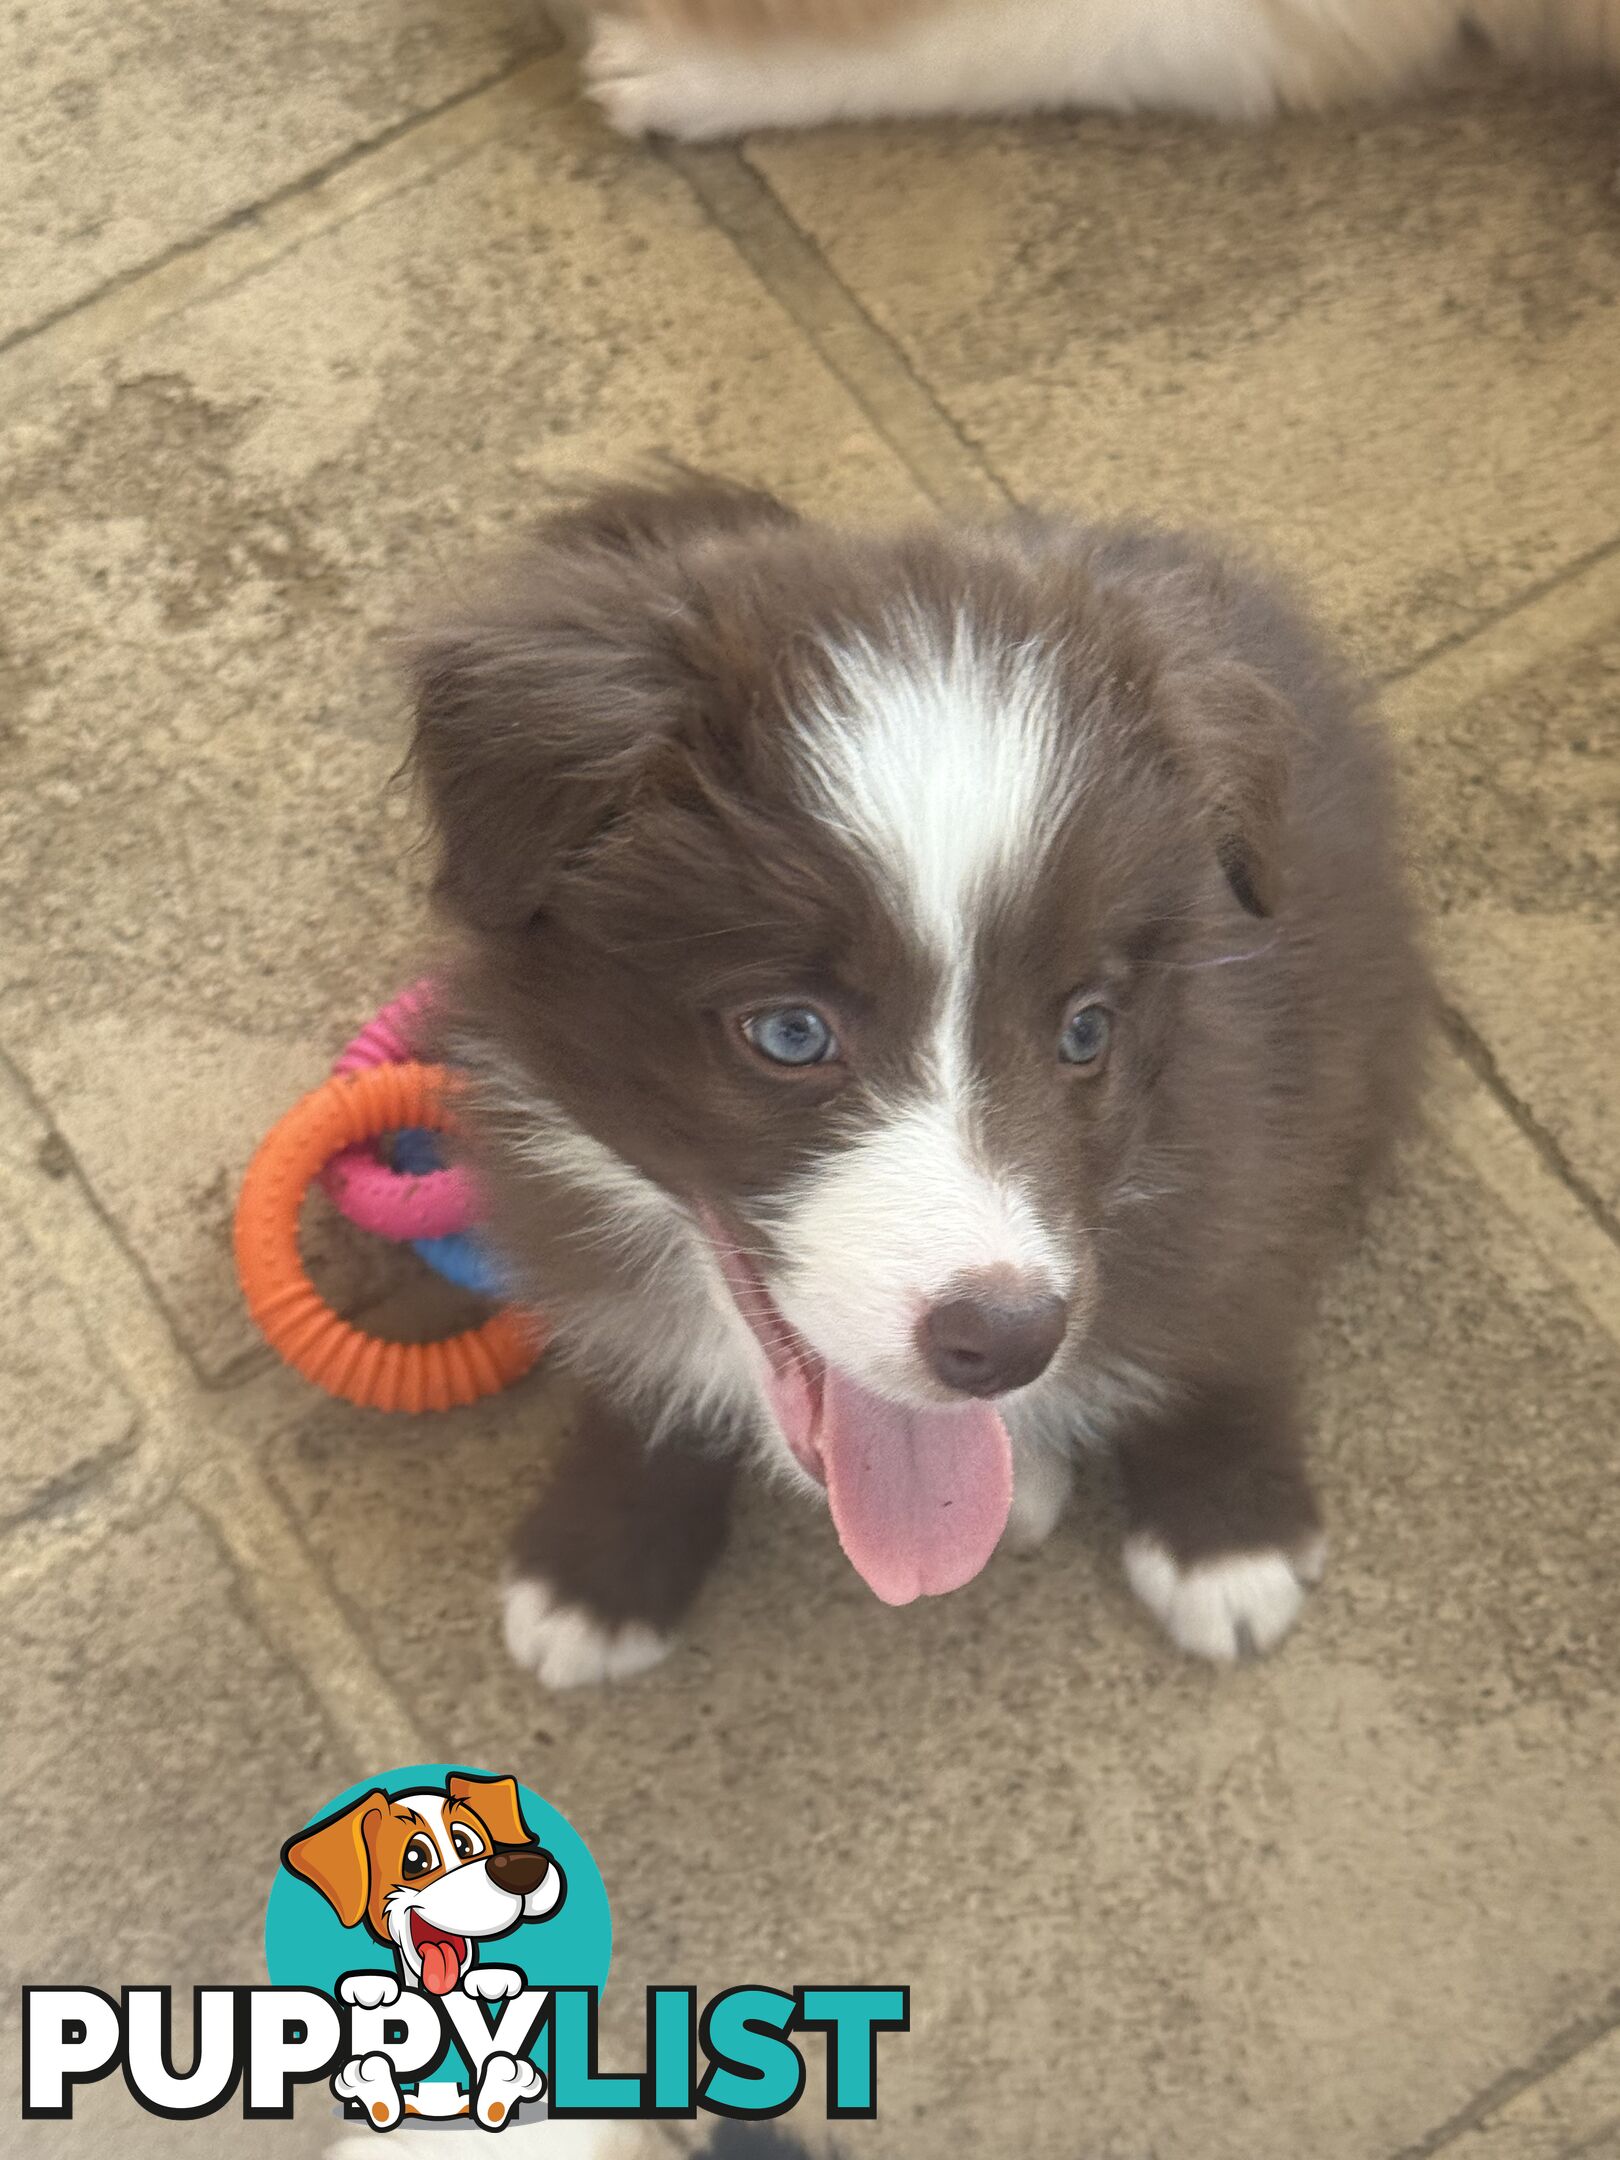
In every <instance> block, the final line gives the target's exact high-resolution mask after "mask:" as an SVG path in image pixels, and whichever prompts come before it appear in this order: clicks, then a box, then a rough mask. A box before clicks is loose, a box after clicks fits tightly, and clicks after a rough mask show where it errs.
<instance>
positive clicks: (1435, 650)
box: [1374, 533, 1620, 690]
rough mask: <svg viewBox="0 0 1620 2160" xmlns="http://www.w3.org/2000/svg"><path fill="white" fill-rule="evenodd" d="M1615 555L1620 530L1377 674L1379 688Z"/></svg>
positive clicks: (1393, 685)
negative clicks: (1445, 635)
mask: <svg viewBox="0 0 1620 2160" xmlns="http://www.w3.org/2000/svg"><path fill="white" fill-rule="evenodd" d="M1615 556H1620V533H1617V534H1615V536H1614V537H1613V538H1612V539H1609V540H1603V541H1600V542H1599V543H1598V545H1597V546H1596V547H1592V548H1588V549H1587V551H1586V553H1585V554H1584V555H1577V556H1576V557H1575V559H1574V560H1573V561H1572V562H1568V563H1566V564H1565V565H1564V567H1563V568H1562V569H1561V570H1556V571H1554V572H1553V574H1552V576H1551V577H1545V578H1542V579H1541V580H1539V582H1538V583H1536V584H1534V585H1527V586H1526V587H1525V589H1524V591H1523V592H1520V593H1515V594H1514V596H1513V598H1512V599H1511V600H1504V601H1503V602H1502V605H1501V606H1500V607H1498V608H1493V609H1492V610H1491V611H1490V612H1489V613H1488V614H1485V615H1482V616H1481V617H1480V618H1479V620H1478V621H1477V622H1473V623H1469V624H1468V625H1467V626H1466V627H1465V628H1464V629H1461V630H1454V631H1452V632H1451V633H1450V635H1449V636H1447V637H1443V638H1440V639H1438V640H1437V641H1436V642H1435V643H1434V644H1433V645H1431V646H1430V647H1429V648H1428V650H1427V651H1426V652H1421V653H1419V654H1418V655H1417V656H1416V658H1415V659H1411V660H1403V661H1402V663H1401V665H1400V666H1399V667H1397V668H1391V669H1390V670H1389V672H1388V673H1387V674H1384V675H1379V676H1376V677H1375V678H1374V681H1375V682H1376V684H1377V687H1378V688H1379V689H1380V690H1394V689H1398V688H1399V686H1400V685H1401V684H1402V683H1406V682H1410V681H1411V680H1412V678H1413V676H1414V675H1422V674H1424V673H1426V672H1427V670H1428V669H1430V668H1431V667H1434V666H1436V665H1438V664H1439V663H1440V662H1442V661H1445V660H1447V659H1449V658H1451V656H1452V655H1453V654H1456V653H1462V652H1465V651H1466V650H1467V649H1468V648H1469V647H1470V646H1472V645H1477V644H1478V643H1479V642H1480V641H1481V640H1482V639H1487V638H1489V637H1490V636H1491V635H1492V634H1493V632H1495V631H1497V630H1500V629H1503V628H1504V627H1505V626H1506V625H1507V624H1509V623H1511V622H1513V621H1515V620H1516V619H1517V618H1518V617H1519V616H1521V615H1524V614H1527V613H1528V612H1529V611H1530V610H1531V609H1533V608H1538V607H1540V606H1542V605H1543V604H1544V603H1545V602H1547V601H1549V600H1552V599H1555V598H1556V597H1557V596H1558V595H1559V594H1560V593H1562V592H1564V591H1565V590H1566V589H1567V588H1568V587H1569V586H1572V585H1578V584H1579V583H1580V581H1581V579H1582V578H1584V577H1588V576H1590V574H1591V573H1592V572H1593V571H1594V570H1600V569H1602V567H1603V566H1604V564H1605V563H1607V562H1609V561H1610V560H1611V559H1612V558H1614V557H1615Z"/></svg>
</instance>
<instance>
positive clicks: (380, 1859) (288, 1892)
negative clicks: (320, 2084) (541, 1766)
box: [264, 1763, 613, 1995]
mask: <svg viewBox="0 0 1620 2160" xmlns="http://www.w3.org/2000/svg"><path fill="white" fill-rule="evenodd" d="M542 1863H543V1864H542ZM612 1946H613V1921H612V1915H611V1913H610V1911H609V1909H608V1898H607V1891H606V1889H605V1888H604V1886H603V1883H602V1877H601V1875H600V1873H599V1872H598V1870H597V1866H596V1862H595V1861H594V1860H593V1859H592V1858H591V1854H590V1849H589V1847H588V1846H587V1845H586V1843H585V1840H584V1839H583V1838H582V1837H581V1836H580V1835H579V1833H578V1831H576V1830H575V1829H574V1827H573V1825H572V1824H571V1823H570V1822H569V1821H568V1820H567V1818H566V1817H565V1816H563V1815H561V1814H559V1813H558V1811H557V1810H556V1809H555V1808H554V1807H553V1806H552V1805H551V1803H550V1802H549V1801H548V1800H545V1799H543V1798H542V1797H541V1795H540V1794H539V1793H537V1792H536V1791H534V1789H533V1788H532V1786H528V1785H522V1784H519V1783H518V1781H517V1780H516V1779H515V1778H512V1777H507V1776H502V1775H499V1774H496V1773H492V1772H490V1771H487V1770H479V1769H474V1768H472V1767H470V1766H469V1765H466V1764H460V1763H412V1764H409V1765H407V1766H406V1767H405V1768H403V1769H400V1770H391V1771H389V1772H388V1773H387V1774H386V1775H385V1776H382V1777H378V1778H364V1779H362V1780H361V1781H360V1782H359V1783H358V1784H355V1785H351V1786H349V1788H348V1789H347V1790H346V1791H344V1792H341V1793H338V1794H337V1795H336V1797H335V1798H334V1799H332V1800H330V1801H329V1802H328V1803H327V1805H326V1806H325V1807H323V1808H319V1809H317V1810H316V1812H315V1814H314V1815H312V1816H311V1817H310V1819H309V1821H308V1823H306V1824H305V1825H304V1826H303V1828H302V1829H301V1830H300V1831H298V1832H296V1833H295V1834H294V1835H293V1836H292V1837H289V1838H288V1840H287V1842H286V1844H285V1845H284V1846H283V1848H282V1863H281V1865H280V1866H279V1867H278V1868H277V1870H276V1877H275V1881H274V1882H273V1883H272V1884H271V1887H270V1903H269V1908H268V1911H267V1913H266V1916H265V1926H264V1957H265V1965H266V1967H267V1969H268V1971H269V1974H270V1978H271V1980H272V1982H273V1983H274V1984H275V1985H276V1986H277V1987H306V1988H317V1989H319V1990H320V1991H321V1992H322V1993H324V1994H327V1995H331V1994H334V1993H335V1992H336V1990H337V1984H338V1981H339V1979H340V1978H341V1977H342V1976H343V1975H344V1974H345V1973H354V1972H380V1973H388V1974H392V1975H394V1976H395V1977H396V1978H398V1979H399V1980H400V1981H401V1982H402V1984H403V1985H405V1986H407V1987H412V1988H416V1989H420V1990H425V1991H426V1992H429V1993H434V1994H442V1993H444V1992H446V1991H447V1990H448V1989H450V1988H452V1987H457V1986H460V1985H462V1984H463V1983H464V1982H465V1980H466V1976H467V1973H468V1972H469V1971H470V1970H472V1969H473V1968H474V1967H475V1966H477V1965H499V1966H504V1967H508V1968H515V1969H516V1970H517V1971H519V1972H521V1973H522V1974H523V1976H524V1978H525V1980H526V1981H527V1983H528V1984H529V1985H530V1986H531V1987H536V1988H556V1987H590V1988H596V1989H598V1990H600V1989H601V1988H602V1986H603V1985H604V1984H605V1982H606V1980H607V1971H608V1961H609V1957H610V1955H611V1952H612Z"/></svg>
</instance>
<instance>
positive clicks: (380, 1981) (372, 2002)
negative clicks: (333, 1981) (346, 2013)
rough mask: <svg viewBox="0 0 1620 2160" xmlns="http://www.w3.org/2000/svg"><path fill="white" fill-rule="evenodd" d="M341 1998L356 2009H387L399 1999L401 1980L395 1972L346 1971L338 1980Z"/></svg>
mask: <svg viewBox="0 0 1620 2160" xmlns="http://www.w3.org/2000/svg"><path fill="white" fill-rule="evenodd" d="M338 1995H339V1997H340V1999H341V2000H342V2001H344V2002H346V2003H348V2004H349V2006H350V2008H351V2009H355V2010H386V2009H387V2007H388V2005H389V2004H390V2003H397V2002H398V2001H399V1981H398V1980H397V1979H396V1977H395V1976H394V1974H393V1973H384V1972H352V1973H345V1974H344V1975H343V1978H342V1979H341V1980H340V1981H339V1982H338Z"/></svg>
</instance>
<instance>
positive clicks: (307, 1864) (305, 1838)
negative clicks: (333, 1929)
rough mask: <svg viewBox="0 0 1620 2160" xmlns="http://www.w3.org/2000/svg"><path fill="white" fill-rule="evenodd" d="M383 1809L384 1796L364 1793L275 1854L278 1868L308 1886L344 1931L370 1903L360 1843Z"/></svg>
mask: <svg viewBox="0 0 1620 2160" xmlns="http://www.w3.org/2000/svg"><path fill="white" fill-rule="evenodd" d="M387 1806H388V1795H387V1794H386V1793H383V1792H369V1793H367V1794H366V1796H365V1798H364V1799H363V1800H356V1801H355V1802H354V1803H353V1804H352V1805H351V1806H349V1807H346V1808H345V1809H344V1810H343V1812H342V1814H341V1815H333V1816H330V1817H329V1818H328V1819H327V1820H326V1821H325V1822H321V1823H316V1824H315V1825H314V1826H313V1828H311V1829H308V1830H301V1831H300V1832H299V1833H298V1835H297V1836H296V1837H291V1838H289V1839H288V1840H287V1842H286V1844H285V1845H284V1846H283V1847H282V1848H281V1864H282V1866H283V1867H284V1868H286V1869H288V1870H289V1872H290V1873H292V1874H294V1875H297V1876H299V1877H300V1878H301V1879H302V1880H303V1881H304V1882H307V1883H311V1884H313V1885H314V1887H315V1888H316V1889H317V1890H318V1891H319V1892H320V1893H321V1896H322V1897H323V1898H325V1900H326V1902H327V1904H328V1905H330V1906H331V1908H332V1910H333V1911H334V1912H335V1913H336V1914H337V1916H338V1918H339V1919H340V1920H341V1921H342V1923H343V1925H344V1926H345V1927H346V1928H347V1927H354V1926H355V1925H356V1924H357V1923H358V1922H359V1921H361V1920H362V1919H364V1917H365V1912H366V1906H367V1904H368V1903H369V1902H370V1899H371V1850H370V1847H369V1846H368V1845H367V1843H366V1824H367V1820H368V1818H372V1819H374V1818H376V1817H379V1816H380V1815H381V1814H382V1813H383V1811H384V1810H385V1809H386V1808H387Z"/></svg>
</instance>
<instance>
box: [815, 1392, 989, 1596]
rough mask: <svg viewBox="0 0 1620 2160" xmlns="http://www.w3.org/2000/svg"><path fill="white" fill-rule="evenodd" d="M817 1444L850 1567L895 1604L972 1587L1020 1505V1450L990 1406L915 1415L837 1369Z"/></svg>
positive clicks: (823, 1407)
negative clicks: (1015, 1493) (1015, 1497)
mask: <svg viewBox="0 0 1620 2160" xmlns="http://www.w3.org/2000/svg"><path fill="white" fill-rule="evenodd" d="M816 1447H817V1451H818V1452H819V1454H820V1456H821V1463H822V1468H823V1469H824V1470H825V1471H826V1473H827V1499H828V1502H829V1504H830V1506H831V1508H832V1517H833V1522H834V1524H835V1525H836V1527H837V1530H838V1541H839V1543H840V1544H841V1545H842V1546H843V1548H844V1551H845V1553H846V1555H847V1556H848V1558H849V1561H850V1564H851V1565H852V1566H853V1567H854V1568H855V1569H856V1571H857V1573H859V1574H860V1575H862V1576H864V1577H865V1579H866V1581H867V1582H868V1584H870V1586H871V1588H872V1589H874V1590H875V1591H876V1592H877V1594H878V1596H879V1597H880V1598H882V1600H883V1602H884V1603H885V1604H886V1605H909V1604H910V1603H911V1601H912V1599H913V1598H916V1597H939V1596H942V1595H943V1594H944V1592H945V1591H947V1590H960V1589H961V1587H962V1585H963V1583H965V1582H971V1581H972V1580H973V1578H974V1576H975V1575H977V1574H978V1572H979V1570H980V1568H982V1567H983V1566H984V1564H985V1562H986V1561H987V1560H988V1559H989V1557H990V1555H991V1554H992V1553H993V1552H994V1551H995V1549H996V1543H997V1540H998V1539H999V1538H1000V1536H1001V1533H1002V1531H1003V1530H1005V1528H1006V1527H1007V1511H1008V1509H1009V1508H1010V1507H1011V1506H1012V1447H1011V1445H1010V1443H1009V1441H1008V1439H1007V1428H1006V1426H1005V1425H1003V1423H1002V1422H1001V1419H1000V1418H999V1417H998V1416H997V1415H996V1413H995V1411H994V1410H992V1409H991V1407H990V1406H989V1404H988V1403H973V1404H970V1405H967V1406H965V1407H964V1408H962V1409H960V1410H911V1409H905V1408H902V1407H901V1406H900V1405H899V1404H898V1403H891V1402H885V1401H884V1400H883V1398H882V1397H881V1396H878V1395H872V1394H869V1393H868V1392H867V1390H866V1389H865V1388H863V1387H860V1386H858V1385H857V1384H856V1382H855V1381H853V1380H851V1379H849V1378H848V1377H847V1376H846V1375H845V1374H843V1373H841V1372H839V1371H838V1369H837V1367H836V1366H831V1365H829V1366H828V1368H827V1371H826V1376H825V1378H824V1380H823V1382H822V1397H821V1420H820V1428H819V1430H818V1431H817V1433H816Z"/></svg>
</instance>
